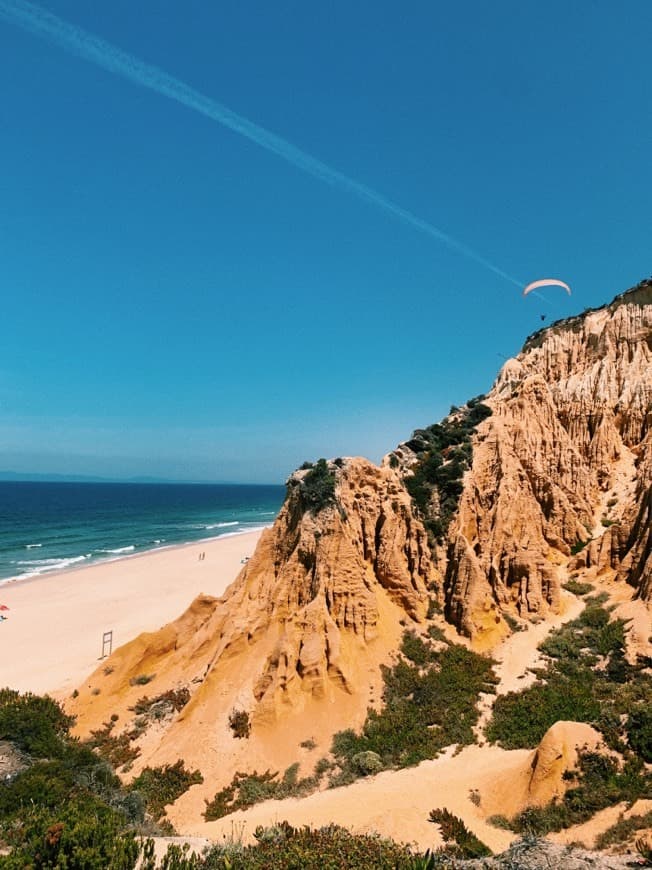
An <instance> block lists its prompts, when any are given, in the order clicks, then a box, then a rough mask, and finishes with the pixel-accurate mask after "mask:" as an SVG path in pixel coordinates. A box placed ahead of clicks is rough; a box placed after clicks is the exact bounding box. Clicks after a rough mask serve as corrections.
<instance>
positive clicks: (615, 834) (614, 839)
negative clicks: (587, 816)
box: [595, 810, 652, 849]
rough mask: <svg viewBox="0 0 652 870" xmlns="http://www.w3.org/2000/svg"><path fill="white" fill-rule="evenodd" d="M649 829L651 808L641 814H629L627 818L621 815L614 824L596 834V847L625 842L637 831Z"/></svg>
mask: <svg viewBox="0 0 652 870" xmlns="http://www.w3.org/2000/svg"><path fill="white" fill-rule="evenodd" d="M649 830H652V810H650V812H648V813H644V814H642V815H633V816H629V818H627V819H625V818H623V817H622V816H621V818H620V819H619V820H618V821H617V822H616V824H615V825H612V826H611V827H610V828H607V830H606V831H603V832H602V833H601V834H600V835H599V836H598V838H597V840H596V841H595V845H596V848H598V849H607V848H608V847H609V846H614V845H616V844H618V843H626V842H627V841H628V840H631V839H632V838H633V837H634V835H635V834H637V833H638V832H639V831H649Z"/></svg>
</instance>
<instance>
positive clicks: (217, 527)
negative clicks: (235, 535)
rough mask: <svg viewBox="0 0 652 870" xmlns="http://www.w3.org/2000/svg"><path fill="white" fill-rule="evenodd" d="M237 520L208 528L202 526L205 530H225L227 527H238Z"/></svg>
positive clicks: (215, 524) (214, 524)
mask: <svg viewBox="0 0 652 870" xmlns="http://www.w3.org/2000/svg"><path fill="white" fill-rule="evenodd" d="M239 525H240V523H239V522H238V520H234V521H233V522H230V523H212V524H211V525H210V526H204V528H205V529H225V528H226V527H227V526H239Z"/></svg>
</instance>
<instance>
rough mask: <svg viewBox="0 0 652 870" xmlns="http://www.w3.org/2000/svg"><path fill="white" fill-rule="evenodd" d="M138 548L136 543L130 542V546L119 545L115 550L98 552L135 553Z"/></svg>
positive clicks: (99, 551) (100, 551)
mask: <svg viewBox="0 0 652 870" xmlns="http://www.w3.org/2000/svg"><path fill="white" fill-rule="evenodd" d="M135 549H136V545H135V544H130V545H129V546H128V547H117V548H116V549H115V550H98V551H97V552H98V553H133V551H134V550H135Z"/></svg>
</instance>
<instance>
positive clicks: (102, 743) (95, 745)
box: [84, 719, 140, 768]
mask: <svg viewBox="0 0 652 870" xmlns="http://www.w3.org/2000/svg"><path fill="white" fill-rule="evenodd" d="M114 728H115V720H113V719H111V721H109V722H105V723H104V724H103V725H102V727H101V728H98V729H96V730H95V731H91V736H90V737H88V738H87V739H86V740H85V741H84V742H85V744H86V745H87V746H89V747H90V748H91V749H95V750H97V752H98V753H99V755H101V756H102V758H104V759H106V760H107V761H108V762H109V763H110V764H111V765H112V766H113V767H116V768H117V767H123V766H124V765H125V764H129V763H130V762H132V761H134V760H135V759H136V758H138V756H139V755H140V748H139V747H138V746H134V745H133V743H132V739H133V738H134V737H135V736H137V735H135V734H133V733H128V732H126V731H123V732H122V733H121V734H117V735H116V734H114V733H113V729H114Z"/></svg>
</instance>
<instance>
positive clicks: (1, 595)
mask: <svg viewBox="0 0 652 870" xmlns="http://www.w3.org/2000/svg"><path fill="white" fill-rule="evenodd" d="M259 536H260V532H258V531H256V532H248V533H246V534H243V535H234V536H232V537H222V538H215V539H213V540H210V541H199V542H197V543H194V544H188V545H185V546H182V547H174V548H165V549H161V550H156V551H153V552H151V553H145V554H143V555H142V556H134V557H132V558H128V559H120V560H118V561H115V562H104V563H102V564H99V565H94V566H91V567H89V568H82V569H79V570H76V571H68V572H64V573H61V574H55V575H52V576H50V577H40V578H35V579H32V580H25V581H19V582H14V583H6V584H3V585H2V586H0V601H1V602H2V603H4V604H6V605H7V606H8V607H9V608H10V610H9V611H8V613H7V616H8V618H7V620H6V621H5V622H2V623H0V687H3V686H9V687H11V688H12V689H19V690H20V691H23V692H25V691H31V692H39V693H44V692H49V693H50V694H53V695H55V696H57V697H63V696H65V695H67V694H68V693H70V692H71V691H72V690H73V689H74V688H76V687H77V686H79V685H80V684H81V683H82V682H83V680H84V679H85V677H86V676H87V675H88V674H90V673H91V672H92V671H93V670H94V669H95V668H96V667H97V665H98V659H99V658H100V655H101V652H102V634H103V632H105V631H109V630H112V631H113V648H114V649H116V648H117V647H118V646H121V645H122V644H124V643H126V642H127V641H129V640H132V639H133V638H134V637H136V636H137V635H139V634H140V633H141V632H143V631H155V630H156V629H159V628H160V627H161V626H162V625H164V624H165V623H167V622H170V621H171V620H173V619H176V618H177V617H178V616H179V614H180V613H181V612H183V611H184V610H185V609H186V607H188V605H189V604H190V602H191V601H192V600H193V599H194V598H195V597H196V596H197V595H199V594H200V593H201V592H204V593H206V594H207V595H214V596H220V595H222V593H223V592H224V590H225V589H226V587H227V586H228V585H229V583H231V581H232V580H234V579H235V577H236V575H237V573H238V571H239V570H240V568H241V567H242V565H241V560H242V559H243V558H244V557H245V556H250V555H251V554H252V553H253V551H254V549H255V546H256V543H257V541H258V538H259ZM201 552H204V553H205V554H206V557H205V559H203V560H201V561H200V560H199V554H200V553H201Z"/></svg>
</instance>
